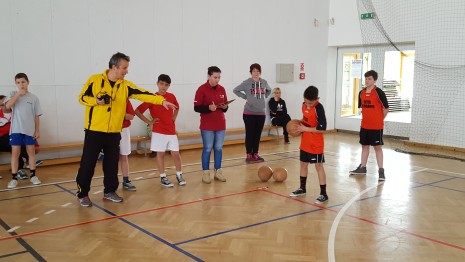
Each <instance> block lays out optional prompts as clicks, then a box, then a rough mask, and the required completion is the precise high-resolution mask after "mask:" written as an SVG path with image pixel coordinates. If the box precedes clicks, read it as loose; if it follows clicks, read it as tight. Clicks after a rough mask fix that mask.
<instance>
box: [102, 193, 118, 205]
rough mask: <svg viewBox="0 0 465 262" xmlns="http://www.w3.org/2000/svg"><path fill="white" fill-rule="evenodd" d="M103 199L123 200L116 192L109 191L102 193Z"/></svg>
mask: <svg viewBox="0 0 465 262" xmlns="http://www.w3.org/2000/svg"><path fill="white" fill-rule="evenodd" d="M103 199H104V200H105V199H106V200H110V201H113V202H116V203H120V202H123V198H122V197H120V196H118V195H117V194H116V192H110V193H105V194H103Z"/></svg>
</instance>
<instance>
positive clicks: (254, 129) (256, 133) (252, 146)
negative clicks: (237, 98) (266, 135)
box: [242, 114, 266, 154]
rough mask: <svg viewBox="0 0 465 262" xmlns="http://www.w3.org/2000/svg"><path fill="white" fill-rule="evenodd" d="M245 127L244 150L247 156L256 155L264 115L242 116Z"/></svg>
mask: <svg viewBox="0 0 465 262" xmlns="http://www.w3.org/2000/svg"><path fill="white" fill-rule="evenodd" d="M242 118H243V119H244V125H245V150H246V153H247V154H254V153H258V149H259V146H260V138H261V137H262V131H263V125H264V124H265V118H266V116H265V115H246V114H243V115H242Z"/></svg>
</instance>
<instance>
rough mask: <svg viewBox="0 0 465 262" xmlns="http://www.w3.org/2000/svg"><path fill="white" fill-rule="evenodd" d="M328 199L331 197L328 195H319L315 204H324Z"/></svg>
mask: <svg viewBox="0 0 465 262" xmlns="http://www.w3.org/2000/svg"><path fill="white" fill-rule="evenodd" d="M328 199H329V197H328V195H320V196H318V197H317V198H316V200H315V204H322V203H324V202H326V201H328Z"/></svg>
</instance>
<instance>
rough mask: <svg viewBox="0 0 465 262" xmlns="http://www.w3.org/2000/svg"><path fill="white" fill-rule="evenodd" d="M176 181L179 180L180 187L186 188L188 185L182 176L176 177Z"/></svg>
mask: <svg viewBox="0 0 465 262" xmlns="http://www.w3.org/2000/svg"><path fill="white" fill-rule="evenodd" d="M176 179H177V180H178V184H179V185H180V186H184V185H185V184H187V182H186V180H184V178H183V177H182V174H180V175H176Z"/></svg>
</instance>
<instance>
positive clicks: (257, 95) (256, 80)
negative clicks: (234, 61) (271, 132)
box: [233, 63, 271, 163]
mask: <svg viewBox="0 0 465 262" xmlns="http://www.w3.org/2000/svg"><path fill="white" fill-rule="evenodd" d="M249 72H250V74H251V75H252V77H250V78H248V79H247V80H245V81H244V82H242V83H241V84H240V85H238V86H237V87H236V88H234V90H233V92H234V94H235V95H237V96H238V97H241V98H244V99H245V100H246V103H245V106H244V113H243V115H242V117H243V119H244V125H245V150H246V154H247V157H246V160H245V161H246V162H247V163H254V162H263V161H265V160H264V159H263V158H262V157H260V155H259V154H258V149H259V145H260V138H261V136H262V131H263V125H264V124H265V118H266V114H265V108H266V102H265V99H266V98H267V97H268V96H269V95H270V94H271V88H270V86H269V85H268V82H266V80H265V79H262V78H260V76H261V73H262V67H261V66H260V65H259V64H257V63H255V64H252V65H251V66H250V71H249Z"/></svg>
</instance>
